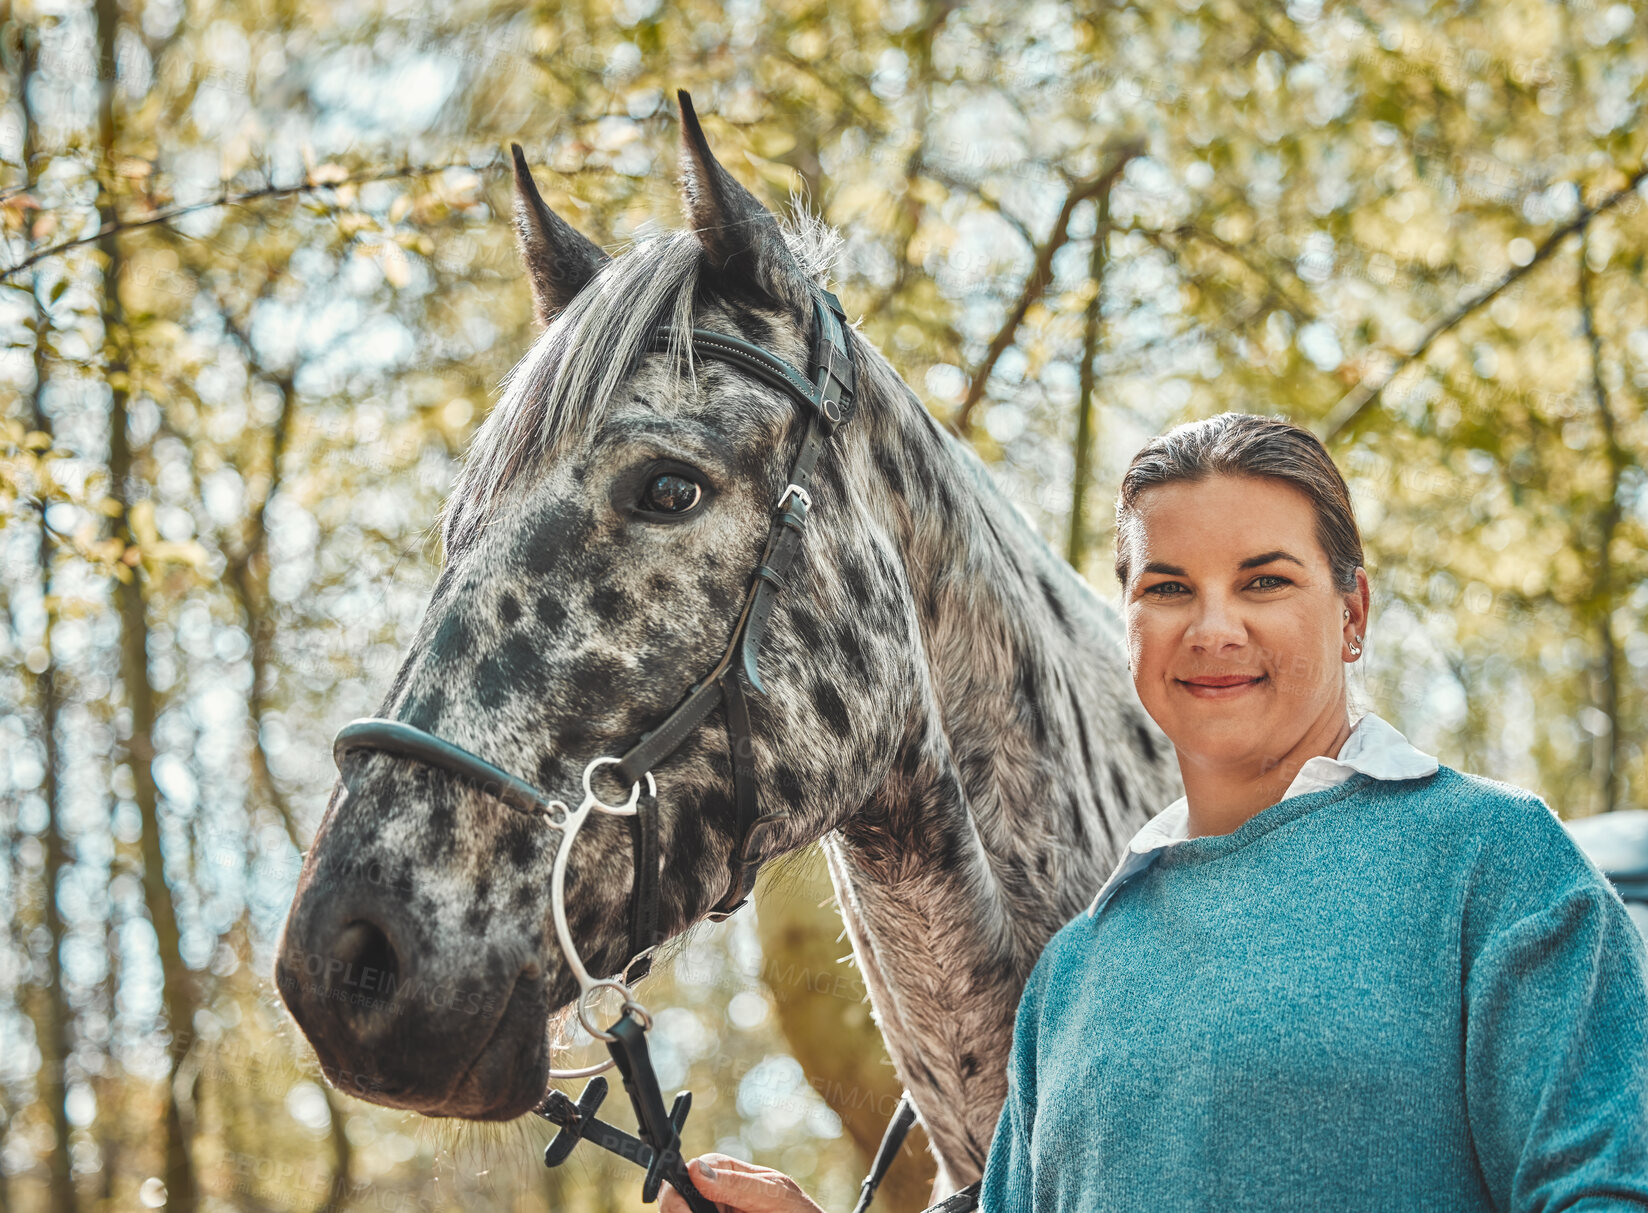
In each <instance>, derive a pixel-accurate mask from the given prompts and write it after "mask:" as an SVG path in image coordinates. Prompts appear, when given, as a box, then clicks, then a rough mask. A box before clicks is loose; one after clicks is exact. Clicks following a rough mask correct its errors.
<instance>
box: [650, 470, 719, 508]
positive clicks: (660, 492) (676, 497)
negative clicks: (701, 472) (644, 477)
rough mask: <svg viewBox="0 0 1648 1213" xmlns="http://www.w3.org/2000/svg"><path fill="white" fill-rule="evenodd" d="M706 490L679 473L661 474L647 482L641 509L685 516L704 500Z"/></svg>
mask: <svg viewBox="0 0 1648 1213" xmlns="http://www.w3.org/2000/svg"><path fill="white" fill-rule="evenodd" d="M703 496H704V488H703V486H702V485H700V484H699V483H698V482H697V481H696V480H690V479H688V478H687V477H685V476H683V475H681V474H680V473H679V472H660V473H659V474H658V475H656V476H654V477H653V478H652V479H651V480H649V481H648V482H647V488H646V492H644V493H642V494H641V508H642V509H645V510H651V511H653V512H654V513H657V514H685V513H686V512H687V511H688V510H690V509H692V507H693V506H695V505H697V504H698V503H699V501H701V500H702V499H703Z"/></svg>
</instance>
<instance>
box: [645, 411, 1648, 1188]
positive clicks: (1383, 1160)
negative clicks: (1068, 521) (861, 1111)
mask: <svg viewBox="0 0 1648 1213" xmlns="http://www.w3.org/2000/svg"><path fill="white" fill-rule="evenodd" d="M1116 574H1117V579H1118V581H1119V582H1120V584H1121V586H1122V587H1123V588H1122V601H1123V606H1124V615H1125V620H1126V626H1127V639H1128V651H1129V667H1130V669H1131V670H1132V673H1133V680H1134V684H1135V686H1136V688H1137V690H1138V693H1139V698H1140V700H1141V702H1142V703H1143V704H1144V707H1145V708H1146V710H1147V711H1149V713H1150V715H1151V716H1152V717H1153V718H1154V719H1155V721H1156V722H1157V724H1159V725H1160V726H1161V727H1162V729H1163V731H1164V732H1166V734H1167V735H1168V737H1169V738H1170V739H1171V740H1172V742H1173V744H1174V748H1175V750H1176V751H1177V754H1178V758H1179V766H1180V770H1181V772H1182V774H1183V778H1184V787H1185V795H1184V797H1182V798H1181V799H1179V800H1177V801H1175V802H1174V803H1173V804H1171V805H1169V806H1168V807H1167V808H1165V809H1164V810H1162V812H1161V813H1159V814H1157V815H1156V816H1155V817H1154V818H1152V819H1151V820H1150V821H1149V822H1147V823H1146V824H1145V826H1144V827H1143V828H1142V829H1141V830H1140V831H1139V832H1138V834H1137V835H1136V836H1135V837H1134V838H1133V840H1132V841H1131V842H1130V843H1129V845H1128V848H1127V850H1126V851H1125V852H1124V853H1123V855H1122V858H1121V862H1120V863H1119V864H1118V865H1117V867H1116V870H1115V872H1114V873H1113V874H1112V875H1111V877H1110V878H1109V880H1108V881H1106V883H1105V885H1104V886H1103V888H1102V889H1100V890H1099V892H1098V895H1097V896H1096V897H1095V898H1094V901H1093V904H1092V906H1091V907H1090V908H1089V909H1088V910H1087V911H1086V912H1085V913H1083V914H1081V915H1079V916H1078V917H1077V918H1076V919H1075V920H1074V921H1072V922H1071V923H1069V924H1068V925H1066V926H1065V927H1064V928H1063V929H1062V930H1061V931H1059V933H1058V934H1057V935H1055V936H1054V937H1053V939H1052V940H1051V941H1050V942H1049V943H1048V945H1047V948H1046V949H1045V950H1044V951H1043V953H1042V955H1041V958H1040V960H1039V961H1038V962H1037V964H1036V967H1035V969H1034V971H1033V972H1032V973H1031V975H1030V978H1029V981H1028V983H1027V985H1026V987H1025V991H1024V995H1023V998H1022V1001H1021V1002H1020V1004H1019V1009H1018V1016H1017V1020H1016V1024H1015V1029H1014V1036H1013V1047H1012V1052H1011V1057H1010V1060H1009V1063H1008V1070H1009V1074H1008V1079H1009V1084H1008V1097H1007V1103H1006V1106H1005V1107H1004V1108H1003V1109H1002V1114H1001V1119H1000V1121H999V1123H998V1124H997V1127H996V1133H995V1138H994V1140H993V1143H992V1145H991V1149H990V1155H989V1159H988V1162H987V1164H986V1169H985V1176H984V1185H983V1189H982V1191H981V1194H980V1207H981V1208H982V1209H983V1210H986V1211H987V1213H1005V1211H1009V1210H1011V1211H1018V1210H1031V1209H1034V1210H1036V1211H1037V1213H1050V1211H1052V1210H1079V1211H1081V1213H1089V1211H1093V1210H1166V1209H1175V1210H1177V1209H1187V1210H1188V1209H1198V1210H1200V1209H1206V1210H1219V1211H1223V1210H1230V1209H1254V1210H1266V1211H1278V1210H1294V1209H1297V1210H1312V1211H1315V1210H1344V1209H1392V1210H1396V1209H1400V1210H1437V1211H1438V1213H1441V1211H1444V1210H1445V1211H1446V1213H1463V1211H1471V1210H1499V1211H1507V1210H1508V1211H1514V1213H1522V1211H1524V1210H1527V1211H1530V1213H1531V1211H1532V1210H1557V1209H1563V1210H1569V1209H1581V1208H1583V1209H1586V1210H1593V1209H1594V1210H1598V1211H1600V1210H1603V1209H1609V1210H1616V1209H1639V1210H1648V954H1645V951H1644V946H1643V940H1642V937H1641V936H1640V935H1639V934H1638V932H1637V930H1636V928H1635V927H1634V926H1633V924H1632V922H1631V920H1630V918H1629V916H1628V915H1627V913H1626V911H1625V907H1624V905H1623V903H1622V902H1621V901H1620V900H1619V898H1618V896H1617V895H1616V894H1615V893H1614V891H1613V890H1612V888H1611V887H1610V886H1609V885H1608V883H1607V881H1606V880H1605V879H1604V878H1603V877H1602V876H1601V874H1600V873H1599V872H1598V871H1597V870H1596V868H1595V867H1594V866H1593V865H1592V864H1591V862H1590V861H1589V860H1588V859H1587V858H1586V857H1585V856H1584V855H1583V854H1582V853H1581V852H1580V851H1579V849H1578V848H1577V847H1576V846H1575V845H1574V844H1573V843H1572V842H1571V841H1570V840H1569V838H1568V835H1567V834H1566V832H1565V831H1564V830H1563V829H1562V827H1561V825H1560V824H1559V823H1558V821H1557V819H1556V818H1555V816H1554V815H1553V814H1552V813H1551V811H1550V810H1549V808H1548V807H1547V806H1546V805H1545V803H1544V801H1542V800H1541V799H1540V798H1539V797H1537V796H1535V795H1534V794H1533V793H1531V792H1528V791H1525V790H1523V789H1521V788H1517V787H1513V786H1511V785H1508V784H1504V783H1499V782H1496V781H1494V780H1491V779H1485V778H1482V777H1480V776H1475V775H1467V774H1462V773H1460V772H1459V771H1456V770H1454V769H1453V768H1451V767H1448V766H1446V765H1443V764H1440V763H1438V762H1437V761H1436V759H1435V758H1433V757H1431V756H1430V755H1427V754H1423V753H1421V752H1420V751H1419V750H1417V749H1415V748H1414V747H1413V746H1412V745H1410V744H1409V743H1408V742H1407V740H1406V739H1405V738H1403V736H1402V735H1401V734H1400V733H1399V732H1397V730H1395V729H1394V728H1392V727H1391V726H1390V725H1389V724H1387V723H1386V722H1384V721H1383V720H1381V719H1380V718H1379V717H1377V716H1375V715H1373V714H1371V713H1362V714H1359V716H1358V718H1357V719H1356V720H1355V722H1354V724H1353V723H1352V721H1351V716H1350V705H1349V702H1348V699H1347V686H1346V673H1345V667H1346V666H1347V665H1348V664H1350V663H1352V662H1355V661H1356V660H1358V659H1359V658H1360V656H1361V654H1362V651H1363V649H1362V646H1363V638H1364V637H1365V636H1366V635H1367V621H1368V597H1369V595H1368V578H1367V574H1366V572H1365V571H1364V570H1363V568H1362V545H1361V539H1360V535H1359V533H1358V531H1357V527H1356V521H1355V518H1354V517H1353V515H1352V511H1351V505H1350V499H1349V494H1348V492H1347V491H1346V488H1345V483H1344V480H1343V478H1342V477H1341V476H1340V475H1339V472H1338V469H1337V468H1335V467H1334V465H1333V462H1332V460H1331V459H1330V458H1329V456H1328V454H1327V452H1326V450H1324V449H1323V447H1322V445H1321V443H1319V442H1318V441H1317V440H1316V439H1315V438H1314V437H1313V436H1312V435H1311V434H1309V433H1308V432H1307V431H1305V430H1302V429H1299V428H1298V427H1296V426H1293V425H1290V424H1288V423H1287V422H1284V421H1281V420H1279V419H1276V418H1270V417H1260V416H1254V415H1249V414H1241V413H1225V414H1222V415H1220V416H1217V417H1213V418H1210V419H1208V420H1206V421H1200V422H1195V423H1191V424H1188V425H1182V426H1179V427H1178V428H1176V429H1174V430H1172V431H1171V432H1169V433H1168V434H1166V435H1164V436H1163V437H1161V438H1158V439H1156V440H1154V441H1152V442H1151V443H1150V444H1149V445H1148V446H1146V447H1145V448H1144V449H1143V450H1142V451H1140V452H1139V454H1138V455H1137V456H1135V457H1134V459H1133V462H1132V464H1131V466H1130V467H1129V468H1128V470H1127V473H1126V475H1125V476H1124V477H1123V480H1122V486H1121V493H1120V496H1119V498H1118V501H1117V505H1116ZM692 1170H693V1175H694V1179H695V1181H697V1182H699V1183H700V1185H701V1188H702V1191H703V1192H704V1194H705V1195H706V1196H707V1197H709V1198H710V1199H712V1200H715V1201H717V1202H720V1203H721V1204H722V1205H723V1207H724V1208H726V1209H736V1210H742V1211H743V1213H792V1211H793V1213H801V1211H806V1210H814V1209H816V1208H817V1206H816V1205H814V1204H813V1203H812V1201H810V1200H808V1199H807V1197H806V1196H805V1195H803V1194H802V1193H801V1192H800V1189H799V1188H798V1187H797V1186H796V1185H795V1184H794V1183H793V1182H792V1181H790V1180H789V1179H788V1178H786V1177H785V1176H783V1175H781V1174H780V1173H778V1172H776V1171H770V1170H767V1169H765V1168H760V1167H754V1166H752V1165H750V1164H747V1163H740V1162H737V1161H736V1160H733V1159H728V1158H726V1157H725V1156H722V1155H709V1156H706V1158H704V1159H699V1160H695V1162H694V1163H693V1164H692ZM664 1207H665V1210H666V1211H667V1213H685V1208H686V1206H685V1204H684V1202H681V1200H680V1198H679V1196H677V1195H676V1194H675V1193H673V1192H672V1193H670V1194H669V1195H668V1197H667V1198H666V1200H665V1203H664Z"/></svg>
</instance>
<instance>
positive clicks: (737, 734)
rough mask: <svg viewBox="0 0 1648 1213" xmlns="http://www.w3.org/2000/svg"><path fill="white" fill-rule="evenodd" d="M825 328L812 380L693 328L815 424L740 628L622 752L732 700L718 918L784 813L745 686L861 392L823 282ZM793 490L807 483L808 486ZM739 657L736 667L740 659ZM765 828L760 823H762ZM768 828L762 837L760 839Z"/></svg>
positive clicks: (669, 333) (645, 760) (653, 756)
mask: <svg viewBox="0 0 1648 1213" xmlns="http://www.w3.org/2000/svg"><path fill="white" fill-rule="evenodd" d="M814 304H815V305H814V318H815V322H816V332H815V334H814V342H813V350H814V353H813V362H814V371H815V375H816V379H815V381H814V382H813V383H811V384H809V383H808V382H807V381H806V380H805V379H804V378H802V376H801V375H800V374H799V373H797V372H796V370H795V368H794V367H792V366H791V365H790V364H789V363H788V362H786V361H785V360H784V359H782V358H779V357H777V356H776V355H774V354H772V353H769V352H768V351H767V350H764V349H762V348H761V347H760V346H757V345H751V344H750V343H749V342H747V341H744V340H742V339H740V338H737V337H733V336H730V335H729V334H726V333H712V332H708V331H707V330H704V329H693V330H692V335H691V344H692V347H693V349H694V351H695V352H697V353H699V354H701V355H704V356H705V357H710V358H717V359H720V360H722V361H724V362H728V363H731V364H732V365H735V366H738V367H740V368H741V369H743V370H746V371H748V372H750V373H751V374H753V375H755V376H756V377H758V378H760V379H761V380H763V381H764V382H766V383H770V384H772V385H773V386H774V387H777V388H780V389H781V390H783V391H786V392H788V393H789V394H790V395H791V396H792V397H793V398H794V399H795V400H796V401H797V402H798V403H800V404H801V405H802V406H803V407H805V408H806V409H807V410H808V419H807V429H806V432H805V434H803V436H802V439H801V446H800V447H799V448H798V449H797V451H796V455H795V460H794V461H793V462H792V463H791V465H790V478H789V481H788V482H787V483H786V485H785V487H784V491H783V494H782V495H781V496H780V498H779V500H778V502H777V503H776V505H775V507H774V511H773V522H772V525H771V527H770V529H769V530H768V532H767V542H766V545H765V547H764V548H763V549H762V553H761V558H760V560H758V561H757V562H756V569H755V573H754V575H753V576H752V577H751V580H750V588H749V590H748V592H747V593H746V595H745V598H744V608H743V610H742V611H741V612H740V613H739V617H738V623H737V624H736V625H735V626H734V628H733V633H732V638H731V639H730V640H729V641H728V643H727V648H726V650H725V651H724V652H723V653H722V655H721V660H720V661H719V662H717V663H716V666H715V668H714V669H713V670H711V671H710V672H709V674H707V675H706V676H705V677H704V679H703V680H702V681H700V682H697V683H694V684H693V686H692V687H691V688H690V689H689V691H688V693H687V696H686V698H685V699H683V700H682V701H681V702H680V703H679V704H678V705H677V706H676V707H675V708H674V709H673V710H672V711H671V712H670V713H669V715H667V716H666V717H664V719H663V721H662V722H661V723H659V724H658V725H657V726H655V727H654V728H653V729H651V730H650V731H648V732H646V733H643V734H642V735H641V739H640V741H638V742H637V743H636V744H635V745H634V746H632V747H631V748H630V750H629V751H628V752H627V753H626V754H624V756H623V757H622V758H620V759H619V760H618V766H617V772H618V775H619V777H620V778H621V779H623V780H625V781H626V782H629V783H635V782H636V781H637V780H639V779H641V778H642V776H644V775H645V774H646V773H647V772H648V771H650V770H652V769H653V768H654V767H655V766H656V765H658V764H659V763H660V762H662V761H663V760H664V759H665V758H667V757H668V756H669V755H670V754H672V753H674V752H675V750H676V749H677V748H678V747H679V746H680V745H681V743H682V742H683V741H685V740H686V738H687V735H688V734H689V733H691V732H692V730H693V729H694V728H696V727H697V726H698V725H699V724H700V723H701V722H702V721H703V720H704V718H705V717H706V716H708V715H709V713H710V712H711V711H713V710H714V708H715V707H716V705H717V704H721V705H723V706H724V707H725V708H726V718H727V738H728V742H729V744H730V746H731V749H732V769H733V800H734V805H735V808H736V813H737V816H736V820H735V824H734V835H733V847H732V853H731V855H730V856H729V859H728V869H729V871H728V879H727V891H726V893H725V894H724V895H723V896H722V898H721V900H720V901H718V902H716V903H715V905H714V907H712V908H711V910H710V911H709V917H710V919H711V920H712V921H716V922H719V921H720V920H721V919H723V918H726V917H727V916H728V915H729V914H732V913H734V912H735V911H736V910H738V908H739V907H741V906H742V905H743V904H744V903H745V902H746V901H748V900H749V897H750V892H751V890H752V889H754V887H755V878H756V876H757V874H758V873H759V871H760V868H761V864H762V862H763V861H764V860H765V858H766V855H765V851H766V848H765V847H764V846H763V845H761V844H762V840H763V838H764V837H765V835H766V834H767V833H769V832H770V831H771V829H772V827H773V826H774V825H776V824H777V815H773V816H771V817H767V818H763V817H760V816H758V813H759V803H758V802H759V797H758V794H757V788H756V778H755V752H754V738H753V737H752V735H751V731H750V723H749V708H748V705H747V703H746V702H745V699H744V695H745V692H746V690H748V691H753V692H755V693H756V694H758V695H764V694H766V690H767V689H766V687H765V686H764V685H763V684H762V682H761V674H760V671H759V669H758V666H757V660H758V658H759V657H760V654H761V644H762V641H763V640H765V638H766V634H767V625H768V623H769V622H770V620H771V617H772V611H773V607H774V605H775V603H776V600H777V597H778V593H779V591H780V590H781V589H782V588H783V586H784V584H785V575H786V574H787V573H788V572H789V570H790V566H791V565H792V564H793V563H794V562H795V559H796V557H797V556H798V555H799V554H800V551H801V540H802V535H803V533H804V532H805V529H806V524H807V515H808V512H809V510H810V508H811V499H810V496H809V493H808V490H809V487H810V485H811V483H812V476H813V471H814V469H815V468H816V467H817V464H818V460H819V457H820V456H821V455H822V454H823V452H824V447H825V445H826V443H827V442H828V441H829V438H830V435H831V434H833V433H834V432H835V430H836V429H837V427H839V426H840V425H842V424H844V423H845V422H846V421H847V420H849V419H850V418H851V416H852V412H853V408H854V404H855V402H856V399H857V378H856V374H855V372H854V368H853V363H852V348H851V345H850V344H849V342H850V340H851V338H850V337H849V336H848V334H849V332H850V330H849V329H848V328H847V325H846V317H845V315H844V314H843V312H842V310H841V303H840V301H839V300H837V299H836V297H835V296H834V295H833V294H831V293H830V292H829V291H824V290H820V291H819V292H818V293H817V296H816V297H815V301H814ZM677 341H678V339H677V337H676V331H675V330H669V329H660V330H659V331H658V332H657V333H655V334H654V336H653V339H652V346H651V348H653V349H655V350H668V349H670V348H671V347H672V345H673V344H676V343H677ZM794 490H800V491H799V492H797V491H794ZM734 654H736V655H737V657H738V660H737V664H736V667H735V668H733V669H729V666H731V665H732V664H733V662H732V658H733V656H734ZM758 823H759V824H760V825H761V826H762V827H763V828H762V829H760V830H757V828H756V827H757V824H758ZM757 834H759V835H761V836H762V837H756V835H757Z"/></svg>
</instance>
